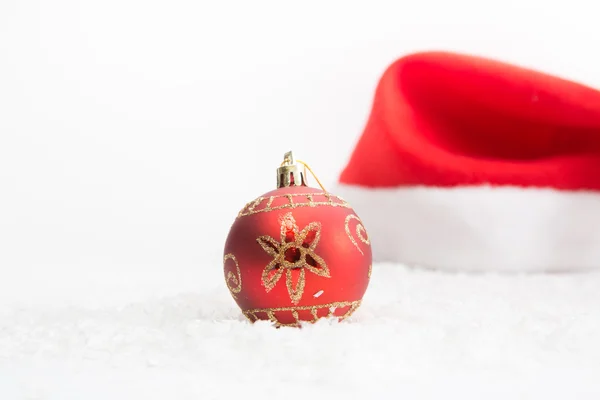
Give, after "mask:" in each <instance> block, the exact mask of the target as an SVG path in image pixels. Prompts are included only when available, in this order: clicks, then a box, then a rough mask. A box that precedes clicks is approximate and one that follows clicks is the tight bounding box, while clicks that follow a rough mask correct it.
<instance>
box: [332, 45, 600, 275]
mask: <svg viewBox="0 0 600 400" xmlns="http://www.w3.org/2000/svg"><path fill="white" fill-rule="evenodd" d="M339 186H340V187H339V188H338V189H337V190H338V192H340V194H342V195H344V197H346V198H347V200H349V201H350V202H351V203H352V204H353V205H354V207H355V209H356V210H357V212H359V214H360V215H361V218H362V219H363V222H364V223H365V225H366V227H367V230H368V231H369V233H370V236H371V238H372V243H373V251H374V257H375V258H376V259H379V260H380V261H399V262H404V263H408V264H416V265H423V266H427V267H433V268H442V269H454V270H479V271H485V270H507V271H536V270H542V271H545V270H576V269H596V268H600V92H599V91H597V90H594V89H592V88H589V87H586V86H584V85H581V84H578V83H575V82H570V81H567V80H564V79H560V78H558V77H554V76H550V75H548V74H545V73H542V72H538V71H533V70H530V69H525V68H521V67H518V66H515V65H510V64H507V63H502V62H499V61H494V60H489V59H484V58H481V57H473V56H467V55H461V54H451V53H440V52H435V53H433V52H432V53H418V54H413V55H410V56H407V57H404V58H401V59H399V60H398V61H396V62H395V63H393V64H392V65H391V66H390V67H389V68H388V69H387V70H386V71H385V73H384V74H383V76H382V78H381V80H380V82H379V85H378V87H377V90H376V93H375V98H374V101H373V107H372V110H371V114H370V117H369V120H368V122H367V125H366V127H365V129H364V132H363V134H362V136H361V137H360V139H359V141H358V143H357V144H356V147H355V149H354V152H353V153H352V155H351V157H350V160H349V162H348V164H347V165H346V167H345V169H344V170H343V172H342V174H341V176H340V179H339Z"/></svg>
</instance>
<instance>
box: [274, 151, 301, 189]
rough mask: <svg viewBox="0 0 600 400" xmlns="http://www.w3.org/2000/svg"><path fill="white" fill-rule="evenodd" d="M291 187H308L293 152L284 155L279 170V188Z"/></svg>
mask: <svg viewBox="0 0 600 400" xmlns="http://www.w3.org/2000/svg"><path fill="white" fill-rule="evenodd" d="M290 186H306V177H305V176H304V172H303V171H301V170H300V169H298V165H297V164H296V163H294V156H293V155H292V152H291V151H288V152H287V153H285V154H284V155H283V162H282V163H281V166H280V167H279V168H277V188H278V189H279V188H283V187H290Z"/></svg>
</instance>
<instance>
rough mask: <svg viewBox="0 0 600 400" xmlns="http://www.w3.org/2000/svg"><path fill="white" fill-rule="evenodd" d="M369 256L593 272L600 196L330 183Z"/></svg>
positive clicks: (598, 249)
mask: <svg viewBox="0 0 600 400" xmlns="http://www.w3.org/2000/svg"><path fill="white" fill-rule="evenodd" d="M331 189H332V190H331V191H332V192H333V193H335V194H339V195H340V196H341V197H343V198H344V199H345V200H346V201H348V202H349V203H350V205H351V206H352V207H353V208H354V210H355V211H356V213H357V214H358V216H359V217H360V218H361V220H362V221H363V224H364V226H365V228H366V230H367V233H368V234H369V237H370V240H371V245H372V249H373V258H374V261H393V262H402V263H404V264H408V265H415V266H423V267H430V268H436V269H442V270H454V271H507V272H535V271H581V270H590V269H595V270H600V194H599V193H594V192H567V191H558V190H553V189H534V188H520V187H488V186H476V187H457V188H438V187H404V188H394V189H372V188H366V187H360V186H352V185H344V184H338V185H337V186H336V187H335V189H334V188H331Z"/></svg>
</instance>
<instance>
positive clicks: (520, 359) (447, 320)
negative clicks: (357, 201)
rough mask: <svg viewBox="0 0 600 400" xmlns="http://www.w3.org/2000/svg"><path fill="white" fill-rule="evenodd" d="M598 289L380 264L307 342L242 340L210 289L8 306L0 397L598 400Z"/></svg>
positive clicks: (250, 336) (230, 312) (553, 280)
mask: <svg viewBox="0 0 600 400" xmlns="http://www.w3.org/2000/svg"><path fill="white" fill-rule="evenodd" d="M106 284H107V285H108V286H109V283H106ZM108 286H107V287H108ZM599 287H600V273H589V274H584V273H582V274H573V275H560V274H556V275H550V274H548V275H522V276H517V275H482V274H481V275H478V274H473V275H468V274H449V273H442V272H434V271H427V270H413V269H409V268H405V267H402V266H400V265H391V264H376V265H375V266H374V268H373V274H372V282H371V285H370V287H369V289H368V292H367V294H366V296H365V298H364V303H363V305H362V306H361V307H360V308H359V309H358V311H357V312H356V313H355V314H354V316H353V317H352V318H351V319H350V320H348V321H346V322H343V323H336V322H333V321H327V320H322V321H321V322H320V323H318V324H315V325H308V326H305V327H304V328H302V329H293V328H282V329H275V328H273V327H271V326H269V325H268V324H267V323H256V324H254V325H251V324H250V323H249V322H247V321H246V320H245V319H244V318H243V317H242V315H241V313H240V312H239V310H238V308H237V306H236V305H235V303H234V302H233V300H232V299H231V297H230V295H229V293H228V292H227V289H226V286H225V284H224V283H223V282H221V281H220V280H216V279H210V280H205V281H203V282H198V287H197V290H194V291H188V292H185V293H177V294H172V295H169V296H159V297H156V296H149V295H147V294H146V293H142V292H139V291H138V296H139V298H138V299H137V300H135V301H124V302H122V303H119V302H118V301H117V302H114V300H107V301H106V302H105V303H104V304H101V303H96V304H92V303H88V304H85V305H81V306H77V305H75V304H76V302H75V303H68V302H64V303H62V304H61V305H52V304H44V301H39V302H37V303H35V302H28V303H27V302H12V303H10V305H9V304H6V305H5V306H4V307H3V308H2V313H1V315H0V390H1V391H2V394H3V396H2V398H3V399H14V398H39V399H57V400H58V399H61V400H64V399H81V398H85V399H107V398H115V399H120V398H123V399H125V398H146V399H167V398H169V399H171V398H177V399H192V398H202V399H222V398H239V397H244V398H260V399H269V398H276V397H278V396H283V395H284V394H285V396H286V398H292V399H296V398H297V399H300V398H306V396H310V397H311V398H313V399H321V398H328V396H334V397H333V398H365V396H367V397H368V396H376V395H381V396H383V397H381V398H398V397H401V396H402V397H407V398H428V399H429V398H430V399H438V398H441V396H449V397H450V398H453V397H454V396H456V397H460V398H462V399H479V398H482V397H481V396H485V398H488V399H503V398H507V397H510V398H545V399H564V398H577V399H593V398H598V396H599V395H600V381H599V380H598V376H599V375H598V374H599V373H600V341H599V340H598V337H599V334H600V291H599V290H598V288H599ZM459 395H460V396H459ZM329 398H331V397H329Z"/></svg>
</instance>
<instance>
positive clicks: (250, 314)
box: [243, 300, 361, 327]
mask: <svg viewBox="0 0 600 400" xmlns="http://www.w3.org/2000/svg"><path fill="white" fill-rule="evenodd" d="M360 304H361V300H356V301H337V302H333V303H328V304H320V305H316V306H293V307H274V308H253V309H250V310H246V311H244V312H243V313H244V316H245V317H246V318H248V320H249V321H250V322H256V321H257V320H259V318H258V317H257V316H256V314H257V313H265V314H266V315H267V318H268V319H269V321H271V322H272V323H274V324H275V326H276V327H281V326H292V327H298V326H300V319H299V316H298V311H307V310H309V311H310V314H311V316H312V318H313V319H312V320H311V321H307V322H310V323H315V322H317V321H318V320H319V317H318V316H317V312H318V310H319V309H327V310H328V311H327V316H325V317H323V318H331V317H333V316H334V315H333V313H334V312H335V310H336V309H337V308H344V307H350V308H349V309H348V311H346V312H345V313H344V315H342V316H341V317H339V318H340V321H342V320H344V319H346V318H348V317H349V316H350V315H352V314H353V313H354V311H356V309H357V308H358V307H360ZM276 312H290V313H291V314H292V317H293V318H294V319H295V320H296V322H295V323H291V324H283V323H281V322H279V320H278V319H277V317H276V316H275V313H276Z"/></svg>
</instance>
